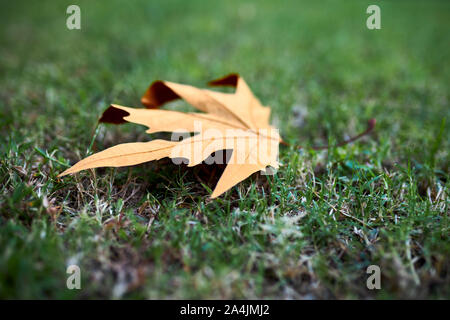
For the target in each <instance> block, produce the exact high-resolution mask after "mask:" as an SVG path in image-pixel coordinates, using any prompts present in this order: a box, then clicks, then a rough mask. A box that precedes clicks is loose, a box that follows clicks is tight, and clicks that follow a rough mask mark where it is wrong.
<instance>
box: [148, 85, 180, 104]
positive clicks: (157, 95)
mask: <svg viewBox="0 0 450 320" xmlns="http://www.w3.org/2000/svg"><path fill="white" fill-rule="evenodd" d="M179 98H180V96H179V95H177V94H176V93H175V92H173V91H172V89H170V88H169V87H167V86H166V84H165V83H164V82H163V81H160V80H157V81H155V82H153V83H152V84H151V85H150V87H149V88H148V89H147V91H146V92H145V94H144V96H143V97H142V98H141V103H142V104H143V105H144V106H146V107H147V108H149V109H155V108H158V107H160V106H162V105H163V104H165V103H166V102H169V101H172V100H176V99H179Z"/></svg>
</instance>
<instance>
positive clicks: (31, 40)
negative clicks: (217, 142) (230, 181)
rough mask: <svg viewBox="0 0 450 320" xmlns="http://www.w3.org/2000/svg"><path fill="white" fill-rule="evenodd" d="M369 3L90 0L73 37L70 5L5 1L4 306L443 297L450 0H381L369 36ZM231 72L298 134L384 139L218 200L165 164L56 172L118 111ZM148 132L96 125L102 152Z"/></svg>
mask: <svg viewBox="0 0 450 320" xmlns="http://www.w3.org/2000/svg"><path fill="white" fill-rule="evenodd" d="M372 2H373V1H372ZM372 2H370V1H345V2H339V1H317V2H306V1H305V2H302V1H283V2H275V1H257V2H256V1H255V2H253V1H226V2H225V1H222V2H216V1H188V2H186V1H133V2H127V3H126V2H123V1H108V2H106V1H96V2H93V1H77V3H76V4H78V5H79V6H80V8H81V30H68V29H67V28H66V19H67V17H68V15H67V14H66V8H67V6H68V5H70V4H74V3H73V2H71V1H58V2H55V1H53V2H52V1H26V2H25V1H14V2H6V1H2V4H1V6H2V10H0V18H1V20H0V21H1V22H0V26H1V28H0V48H1V49H0V106H1V107H0V134H1V136H0V142H1V143H0V152H1V155H2V156H1V169H0V182H1V185H0V187H1V192H0V297H2V298H280V299H288V298H293V299H300V298H307V299H310V298H312V299H315V298H448V297H449V287H450V281H449V265H450V263H449V253H450V243H449V238H448V235H449V230H448V186H449V180H448V173H449V167H448V164H449V158H448V150H449V130H448V121H449V119H448V118H449V117H448V116H449V102H448V99H449V92H448V88H449V87H450V86H449V85H450V79H449V68H448V61H449V53H450V48H449V43H450V41H449V40H450V35H449V27H450V3H448V2H446V1H426V2H421V1H376V4H378V5H379V6H380V8H381V20H382V29H381V30H372V31H371V30H368V29H367V28H366V19H367V17H368V15H367V14H366V8H367V7H368V6H369V5H370V4H375V3H372ZM231 72H238V73H240V74H241V75H242V76H243V77H244V78H245V79H246V81H247V83H248V84H249V85H250V87H251V88H252V90H253V91H254V92H255V94H256V96H257V97H259V98H260V100H261V101H262V102H263V103H264V104H265V105H269V106H271V107H272V123H273V124H275V125H276V126H277V127H278V128H280V131H281V134H282V136H283V137H284V139H285V140H286V141H288V142H289V143H291V144H299V145H302V146H311V145H323V144H326V143H328V142H329V143H334V142H335V141H341V140H343V139H344V138H346V137H347V136H351V135H355V134H356V133H358V132H361V131H362V130H364V127H365V123H366V120H367V119H369V118H376V119H377V129H376V132H375V133H374V134H373V135H372V137H371V138H365V139H363V140H361V141H358V142H357V143H354V144H352V145H349V146H345V147H343V148H333V149H330V150H329V151H324V152H315V151H312V150H309V149H305V150H303V151H301V152H299V151H295V150H293V149H289V148H285V147H282V149H281V158H280V160H281V162H282V163H283V168H282V169H281V170H280V171H279V173H278V174H277V175H276V176H274V177H269V178H268V179H266V178H265V177H253V178H252V179H249V180H248V181H246V182H244V183H243V184H241V185H239V186H238V187H236V188H234V189H233V190H232V191H230V192H228V193H227V195H226V196H224V197H222V198H221V199H220V200H218V201H208V200H207V196H208V194H209V193H208V190H207V188H208V186H205V187H204V186H203V185H202V184H201V181H199V178H198V175H201V172H200V170H202V169H201V168H199V169H193V170H184V169H183V168H179V167H176V166H173V165H172V164H171V163H170V162H166V163H164V162H162V163H159V164H149V165H142V166H137V167H135V168H130V169H128V168H125V169H120V170H114V169H99V170H97V171H96V175H95V176H94V174H93V173H92V172H85V173H81V174H79V175H77V176H75V177H71V178H65V179H64V180H60V179H57V178H56V176H57V174H58V173H60V172H61V171H62V170H63V169H64V168H65V167H66V166H67V165H68V164H73V163H75V162H76V161H77V160H79V159H80V158H83V157H84V156H85V155H86V153H87V152H88V151H91V150H88V148H89V146H90V145H91V142H92V141H93V140H92V139H93V135H94V132H95V129H96V121H97V119H98V117H99V116H100V114H101V113H102V111H103V110H104V109H105V108H106V107H107V106H108V105H109V104H110V103H118V104H123V105H127V106H135V107H139V106H140V102H139V101H140V97H141V95H142V94H143V93H144V91H145V89H146V88H147V87H148V85H149V84H150V83H151V82H152V81H153V80H156V79H164V80H170V81H174V82H180V83H187V84H192V85H196V86H200V87H202V86H205V84H206V82H207V81H208V80H211V79H215V78H217V77H220V76H223V75H225V74H228V73H231ZM170 107H172V108H176V109H179V110H184V109H183V108H186V105H185V104H184V103H182V102H177V103H174V104H172V105H171V106H170ZM143 131H144V130H143V128H141V127H139V126H133V125H124V126H120V127H115V126H105V125H102V126H101V127H100V128H99V130H98V134H97V135H96V138H95V141H94V142H95V143H94V144H93V147H94V149H95V150H102V149H103V148H105V147H108V146H111V145H113V144H116V143H119V142H125V141H135V140H136V139H137V140H148V139H149V137H146V136H145V134H143ZM213 185H214V184H212V185H209V187H210V188H211V187H212V186H213ZM119 217H121V218H120V219H119ZM119 220H120V223H119ZM71 263H77V264H79V265H80V266H81V270H82V276H83V280H82V287H83V288H82V290H79V291H76V290H74V291H71V290H68V289H67V288H66V286H65V281H66V277H67V275H66V273H65V268H66V266H67V265H68V264H71ZM370 264H378V265H380V266H381V270H382V274H383V280H382V290H380V291H375V292H374V291H369V290H367V288H366V285H365V279H366V277H367V275H366V273H365V269H366V268H367V266H368V265H370Z"/></svg>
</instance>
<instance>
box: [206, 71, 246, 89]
mask: <svg viewBox="0 0 450 320" xmlns="http://www.w3.org/2000/svg"><path fill="white" fill-rule="evenodd" d="M238 80H239V75H238V74H237V73H231V74H229V75H227V76H225V77H222V78H220V79H216V80H212V81H210V82H208V85H210V86H213V87H214V86H230V87H234V88H236V87H237V83H238Z"/></svg>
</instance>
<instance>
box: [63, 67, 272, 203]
mask: <svg viewBox="0 0 450 320" xmlns="http://www.w3.org/2000/svg"><path fill="white" fill-rule="evenodd" d="M210 85H213V86H233V87H235V88H236V91H235V92H234V93H223V92H217V91H212V90H206V89H199V88H196V87H193V86H189V85H183V84H177V83H173V82H168V81H155V82H154V83H153V84H152V85H151V86H150V87H149V88H148V89H147V91H146V93H145V95H144V96H143V97H142V103H143V104H144V105H145V106H146V107H147V109H136V108H129V107H124V106H120V105H114V104H113V105H111V106H110V107H109V108H108V109H107V110H106V111H105V112H104V113H103V115H102V117H101V118H100V122H107V123H116V124H119V123H124V122H132V123H137V124H142V125H145V126H147V127H148V130H147V132H148V133H154V132H162V131H165V132H172V133H178V134H181V133H194V135H193V136H191V135H188V136H186V137H184V139H183V140H181V141H179V140H178V139H172V140H173V141H167V140H153V141H150V142H136V143H125V144H120V145H117V146H114V147H111V148H109V149H106V150H104V151H101V152H98V153H96V154H93V155H91V156H89V157H87V158H85V159H83V160H81V161H79V162H78V163H76V164H75V165H74V166H73V167H71V168H69V169H67V170H66V171H64V172H63V173H61V174H60V176H64V175H66V174H70V173H75V172H78V171H81V170H85V169H91V168H97V167H122V166H129V165H135V164H139V163H143V162H147V161H152V160H158V159H161V158H164V157H169V158H172V159H179V158H183V159H186V160H187V161H188V163H189V166H195V165H197V164H200V163H201V162H203V161H204V160H205V159H207V158H208V157H209V156H210V155H211V154H212V153H214V152H217V151H221V150H232V153H231V156H230V157H229V159H228V161H227V167H226V168H225V171H224V172H223V174H222V176H221V178H220V180H219V182H218V183H217V185H216V188H215V189H214V191H213V193H212V195H211V198H216V197H218V196H219V195H221V194H223V193H224V192H225V191H227V190H228V189H230V188H231V187H233V186H234V185H235V184H237V183H239V182H241V181H242V180H245V179H246V178H247V177H249V176H250V175H251V174H253V173H254V172H257V171H258V170H263V169H265V168H266V167H268V166H271V167H274V168H278V160H277V159H278V147H279V143H280V141H281V138H280V136H279V134H278V131H277V130H276V129H275V128H274V127H272V126H270V124H269V116H270V108H269V107H265V106H262V105H261V103H260V101H259V100H258V99H257V98H256V97H255V96H254V95H253V93H252V92H251V90H250V88H249V87H248V85H247V84H246V83H245V81H244V80H243V79H242V78H241V77H239V76H238V75H237V74H231V75H229V76H226V77H224V78H221V79H218V80H215V81H212V82H210ZM176 99H183V100H185V101H187V102H188V103H189V104H191V105H192V106H193V107H195V108H197V109H199V110H200V111H203V112H201V113H200V112H198V113H197V112H191V113H183V112H177V111H170V110H159V109H157V108H159V107H160V106H162V105H163V104H165V103H167V102H169V101H172V100H176ZM221 159H222V157H220V159H214V160H215V161H216V163H217V162H219V161H220V160H221Z"/></svg>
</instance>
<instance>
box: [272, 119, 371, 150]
mask: <svg viewBox="0 0 450 320" xmlns="http://www.w3.org/2000/svg"><path fill="white" fill-rule="evenodd" d="M376 122H377V121H376V119H370V120H369V121H367V128H366V130H365V131H364V132H361V133H360V134H358V135H357V136H354V137H351V138H349V139H347V140H344V141H341V142H339V143H338V144H336V145H334V146H329V145H325V146H315V147H311V149H313V150H324V149H330V148H336V147H342V146H345V145H346V144H349V143H352V142H354V141H356V140H358V139H359V138H362V137H364V136H365V135H368V134H369V133H371V132H372V131H373V129H375V124H376ZM281 144H283V145H285V146H289V143H287V142H284V141H281ZM303 148H304V147H302V146H296V149H303Z"/></svg>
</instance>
